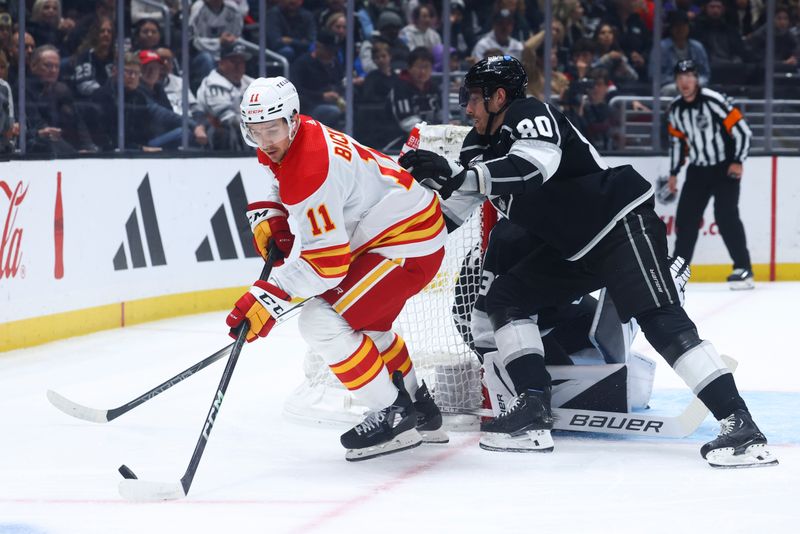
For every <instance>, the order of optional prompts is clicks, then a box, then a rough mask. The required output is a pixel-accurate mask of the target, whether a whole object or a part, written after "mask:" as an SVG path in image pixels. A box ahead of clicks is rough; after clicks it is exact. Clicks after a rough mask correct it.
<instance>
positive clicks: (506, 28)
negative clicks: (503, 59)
mask: <svg viewBox="0 0 800 534" xmlns="http://www.w3.org/2000/svg"><path fill="white" fill-rule="evenodd" d="M513 31H514V15H513V14H512V13H511V12H510V11H509V10H507V9H501V10H500V11H498V12H497V13H495V14H494V18H493V21H492V31H490V32H489V33H487V34H486V35H485V36H483V37H482V38H481V39H480V40H479V41H478V43H477V44H476V45H475V48H474V49H473V50H472V56H473V57H475V58H477V59H478V60H481V59H483V58H485V57H486V51H487V50H489V49H491V48H498V49H500V50H501V51H502V52H503V54H507V55H509V56H514V57H515V58H517V59H519V58H520V57H522V43H521V42H520V41H518V40H516V39H514V38H513V37H511V34H512V33H513Z"/></svg>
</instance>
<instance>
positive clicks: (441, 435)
mask: <svg viewBox="0 0 800 534" xmlns="http://www.w3.org/2000/svg"><path fill="white" fill-rule="evenodd" d="M417 430H419V429H417ZM419 433H420V435H421V436H422V443H430V444H437V443H438V444H443V443H449V442H450V436H448V435H447V432H445V431H444V430H442V429H441V428H439V429H437V430H419Z"/></svg>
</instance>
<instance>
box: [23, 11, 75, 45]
mask: <svg viewBox="0 0 800 534" xmlns="http://www.w3.org/2000/svg"><path fill="white" fill-rule="evenodd" d="M74 28H75V21H74V20H72V19H70V18H62V17H61V2H60V0H36V1H35V2H34V3H33V9H32V10H31V18H30V20H28V21H27V25H26V28H25V29H26V31H28V32H29V33H30V34H31V35H32V36H33V38H34V39H35V40H36V43H37V44H38V45H39V46H42V45H46V44H49V45H53V46H55V47H56V48H58V49H59V53H63V52H64V51H65V49H66V40H67V36H68V35H69V33H70V32H71V31H72V30H73V29H74Z"/></svg>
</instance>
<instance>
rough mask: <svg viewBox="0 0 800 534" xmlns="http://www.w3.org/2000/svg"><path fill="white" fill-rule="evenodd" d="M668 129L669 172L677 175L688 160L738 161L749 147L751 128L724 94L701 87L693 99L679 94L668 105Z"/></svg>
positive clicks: (701, 162) (704, 163) (703, 162)
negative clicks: (690, 99)
mask: <svg viewBox="0 0 800 534" xmlns="http://www.w3.org/2000/svg"><path fill="white" fill-rule="evenodd" d="M667 130H668V131H669V134H670V136H671V138H672V143H671V144H670V151H669V159H670V163H669V164H670V174H673V175H675V174H678V171H680V169H681V167H682V166H683V164H684V163H685V161H686V157H687V155H688V157H689V163H690V164H692V165H697V166H699V167H710V166H712V165H719V164H720V163H725V162H728V163H741V162H743V161H744V160H745V158H747V153H748V151H749V150H750V137H751V133H750V128H749V127H748V126H747V122H746V121H745V120H744V117H743V116H742V112H741V111H739V109H738V108H736V107H734V106H733V105H732V104H731V101H730V99H728V98H727V97H726V96H724V95H722V94H720V93H718V92H716V91H713V90H711V89H708V88H707V87H701V88H700V91H699V92H698V94H697V98H695V99H694V101H693V102H691V103H689V102H686V101H685V100H684V99H683V97H681V96H678V97H677V98H675V100H673V101H672V103H671V104H670V106H669V115H668V123H667Z"/></svg>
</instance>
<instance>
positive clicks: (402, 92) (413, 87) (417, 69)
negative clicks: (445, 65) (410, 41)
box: [389, 46, 442, 134]
mask: <svg viewBox="0 0 800 534" xmlns="http://www.w3.org/2000/svg"><path fill="white" fill-rule="evenodd" d="M432 74H433V54H431V51H430V50H428V49H427V48H425V47H423V46H421V47H419V48H415V49H414V50H412V51H411V54H409V55H408V69H407V70H405V71H403V72H402V73H401V74H400V77H399V78H400V79H399V80H398V82H397V85H396V86H395V88H394V89H393V90H392V92H391V94H390V97H389V100H390V101H391V105H392V110H393V112H394V116H395V119H396V120H397V124H398V125H399V126H400V129H402V130H403V131H404V132H405V133H406V134H408V133H410V132H411V130H412V129H413V128H414V125H415V124H417V123H418V122H422V121H427V122H428V123H429V124H430V123H434V124H435V123H437V122H440V121H441V113H440V110H441V107H442V106H441V90H440V89H439V86H438V84H437V83H434V81H433V79H432V78H431V75H432Z"/></svg>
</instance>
